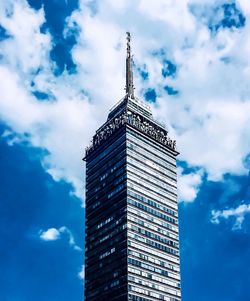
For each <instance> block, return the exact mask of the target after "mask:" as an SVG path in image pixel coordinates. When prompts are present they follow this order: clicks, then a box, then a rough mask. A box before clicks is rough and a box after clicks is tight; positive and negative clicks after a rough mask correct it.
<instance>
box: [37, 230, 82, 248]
mask: <svg viewBox="0 0 250 301" xmlns="http://www.w3.org/2000/svg"><path fill="white" fill-rule="evenodd" d="M38 234H39V237H40V239H41V240H44V241H54V240H58V239H61V238H62V237H63V235H66V237H67V239H68V242H69V245H70V246H71V247H72V248H73V249H74V250H76V251H82V249H81V248H80V247H79V246H78V245H77V244H76V242H75V239H74V236H73V234H72V232H71V231H70V230H69V229H68V228H67V227H65V226H63V227H60V228H59V229H56V228H49V229H48V230H45V231H42V230H40V231H39V233H38Z"/></svg>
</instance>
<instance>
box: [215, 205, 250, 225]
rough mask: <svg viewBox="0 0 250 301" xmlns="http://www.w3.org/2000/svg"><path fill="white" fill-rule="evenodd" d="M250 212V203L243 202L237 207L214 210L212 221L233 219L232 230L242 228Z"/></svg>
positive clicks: (218, 221)
mask: <svg viewBox="0 0 250 301" xmlns="http://www.w3.org/2000/svg"><path fill="white" fill-rule="evenodd" d="M249 213H250V204H241V205H239V206H238V207H236V208H229V209H224V210H212V217H211V221H212V223H214V224H219V223H220V222H221V221H222V220H229V219H231V218H232V219H233V226H232V230H241V229H242V224H243V222H244V220H245V217H246V215H248V214H249Z"/></svg>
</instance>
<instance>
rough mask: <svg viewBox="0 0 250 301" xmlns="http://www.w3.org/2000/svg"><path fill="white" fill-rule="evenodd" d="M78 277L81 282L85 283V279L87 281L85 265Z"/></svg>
mask: <svg viewBox="0 0 250 301" xmlns="http://www.w3.org/2000/svg"><path fill="white" fill-rule="evenodd" d="M78 277H79V278H80V279H81V280H83V281H84V279H85V266H84V265H82V269H81V271H80V272H79V273H78Z"/></svg>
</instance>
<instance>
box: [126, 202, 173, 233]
mask: <svg viewBox="0 0 250 301" xmlns="http://www.w3.org/2000/svg"><path fill="white" fill-rule="evenodd" d="M128 212H130V213H133V214H135V215H137V216H139V217H142V218H143V219H145V220H148V221H150V222H153V223H155V224H157V225H160V226H162V227H164V228H166V229H169V230H172V231H174V232H175V233H178V228H177V227H176V226H174V225H172V224H169V223H166V222H164V221H163V220H161V219H158V218H155V217H153V216H151V215H148V214H145V213H144V212H142V211H140V210H136V209H134V208H132V207H128Z"/></svg>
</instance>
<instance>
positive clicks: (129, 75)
mask: <svg viewBox="0 0 250 301" xmlns="http://www.w3.org/2000/svg"><path fill="white" fill-rule="evenodd" d="M130 41H131V35H130V32H127V57H126V88H125V89H126V95H127V96H128V97H131V98H133V99H134V98H135V96H134V89H135V88H134V83H133V57H132V55H131V47H130Z"/></svg>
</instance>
